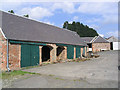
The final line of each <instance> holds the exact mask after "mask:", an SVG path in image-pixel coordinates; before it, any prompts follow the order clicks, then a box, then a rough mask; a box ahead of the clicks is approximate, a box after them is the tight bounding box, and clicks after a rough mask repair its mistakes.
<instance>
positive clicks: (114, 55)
mask: <svg viewBox="0 0 120 90" xmlns="http://www.w3.org/2000/svg"><path fill="white" fill-rule="evenodd" d="M99 55H100V57H99V58H93V59H91V60H89V61H85V62H67V63H58V64H49V65H46V66H41V67H36V68H31V69H25V70H23V71H28V72H35V73H40V74H41V75H32V76H31V77H29V78H24V79H20V80H16V81H14V82H12V84H11V87H15V88H117V87H118V51H104V52H100V53H99Z"/></svg>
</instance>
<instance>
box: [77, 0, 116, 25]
mask: <svg viewBox="0 0 120 90" xmlns="http://www.w3.org/2000/svg"><path fill="white" fill-rule="evenodd" d="M117 5H118V3H111V2H99V3H98V2H89V3H88V2H85V3H81V4H80V6H79V7H78V10H77V12H79V13H84V14H89V15H99V16H100V17H101V18H100V19H98V18H94V19H93V20H92V19H91V20H88V21H87V22H89V23H90V22H99V23H103V24H111V23H112V24H113V23H117V21H118V18H117V15H118V7H117Z"/></svg>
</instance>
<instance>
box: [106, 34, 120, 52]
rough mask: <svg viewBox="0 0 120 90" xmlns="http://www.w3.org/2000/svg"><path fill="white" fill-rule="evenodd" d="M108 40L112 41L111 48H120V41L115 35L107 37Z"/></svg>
mask: <svg viewBox="0 0 120 90" xmlns="http://www.w3.org/2000/svg"><path fill="white" fill-rule="evenodd" d="M107 41H109V42H110V49H111V50H120V41H119V40H118V39H117V38H115V37H114V36H111V37H109V38H107Z"/></svg>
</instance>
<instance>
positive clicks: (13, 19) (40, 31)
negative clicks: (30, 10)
mask: <svg viewBox="0 0 120 90" xmlns="http://www.w3.org/2000/svg"><path fill="white" fill-rule="evenodd" d="M0 13H1V14H2V18H0V19H1V20H2V26H1V27H2V30H3V33H4V34H5V36H6V37H7V39H11V40H23V41H37V42H48V43H62V44H72V45H84V44H83V42H82V40H81V39H80V37H79V35H78V34H77V33H75V32H72V31H69V30H64V29H62V28H59V27H56V26H53V25H48V24H45V23H42V22H38V21H35V20H31V19H27V18H24V17H21V16H17V15H13V14H9V13H6V12H3V11H0Z"/></svg>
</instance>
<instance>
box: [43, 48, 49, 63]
mask: <svg viewBox="0 0 120 90" xmlns="http://www.w3.org/2000/svg"><path fill="white" fill-rule="evenodd" d="M50 50H51V48H50V47H48V46H43V47H42V61H43V62H45V61H48V60H50Z"/></svg>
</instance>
